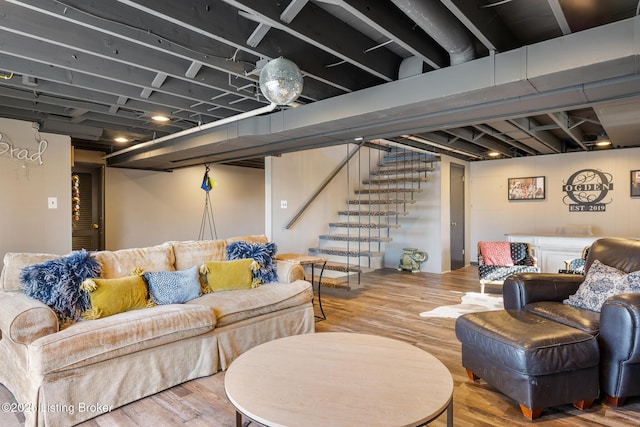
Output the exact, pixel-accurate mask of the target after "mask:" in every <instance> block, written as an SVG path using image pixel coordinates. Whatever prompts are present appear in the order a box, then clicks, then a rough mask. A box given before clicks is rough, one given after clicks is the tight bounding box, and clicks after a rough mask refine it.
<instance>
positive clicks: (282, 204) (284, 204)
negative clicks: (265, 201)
mask: <svg viewBox="0 0 640 427" xmlns="http://www.w3.org/2000/svg"><path fill="white" fill-rule="evenodd" d="M280 209H287V201H286V200H280Z"/></svg>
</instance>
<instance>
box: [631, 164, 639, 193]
mask: <svg viewBox="0 0 640 427" xmlns="http://www.w3.org/2000/svg"><path fill="white" fill-rule="evenodd" d="M630 186H631V197H640V170H637V171H631V183H630Z"/></svg>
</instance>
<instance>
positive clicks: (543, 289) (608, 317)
mask: <svg viewBox="0 0 640 427" xmlns="http://www.w3.org/2000/svg"><path fill="white" fill-rule="evenodd" d="M595 260H600V262H601V263H603V264H605V265H607V266H611V267H614V268H616V269H618V270H622V271H624V272H626V273H631V272H634V271H638V270H640V241H639V240H632V239H621V238H603V239H599V240H597V241H595V242H594V243H593V244H592V245H591V248H590V250H589V253H588V256H587V260H586V264H585V274H587V273H588V271H589V268H590V266H591V265H592V264H593V262H594V261H595ZM584 279H585V277H584V276H581V275H572V274H552V273H538V274H529V273H523V274H515V275H513V276H510V277H509V278H507V279H506V280H505V282H504V285H503V297H504V306H505V309H507V310H518V311H527V312H529V313H533V314H535V315H538V316H541V317H543V318H545V319H548V320H552V321H555V322H558V323H561V324H564V325H567V326H571V327H573V328H576V329H579V330H581V331H583V332H587V333H589V334H591V335H593V336H595V337H596V338H597V341H598V346H599V348H600V390H601V392H602V394H603V395H604V397H605V398H606V400H607V402H608V403H609V404H611V405H612V406H620V405H622V404H623V403H624V399H625V398H626V397H630V396H638V395H640V293H627V294H621V295H616V296H612V297H610V298H609V299H607V300H606V302H605V303H604V304H603V306H602V309H601V311H600V313H598V312H594V311H590V310H586V309H581V308H576V307H574V306H571V305H566V304H563V303H562V301H563V300H564V299H567V298H568V297H569V295H572V294H574V293H575V292H576V290H577V289H578V287H579V286H580V284H581V283H582V282H583V281H584Z"/></svg>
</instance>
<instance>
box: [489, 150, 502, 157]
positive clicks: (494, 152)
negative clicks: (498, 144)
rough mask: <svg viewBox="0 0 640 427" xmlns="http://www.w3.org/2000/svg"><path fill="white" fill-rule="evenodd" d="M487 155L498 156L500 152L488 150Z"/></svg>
mask: <svg viewBox="0 0 640 427" xmlns="http://www.w3.org/2000/svg"><path fill="white" fill-rule="evenodd" d="M488 155H489V157H498V156H499V155H500V153H498V152H497V151H490V152H489V154H488Z"/></svg>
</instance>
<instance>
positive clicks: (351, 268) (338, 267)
mask: <svg viewBox="0 0 640 427" xmlns="http://www.w3.org/2000/svg"><path fill="white" fill-rule="evenodd" d="M316 267H322V264H316ZM324 269H325V271H326V270H331V271H342V272H345V273H346V272H351V273H362V267H360V266H359V265H358V264H347V263H344V262H336V261H327V263H326V265H325V266H324ZM315 276H317V274H315ZM323 277H324V276H323Z"/></svg>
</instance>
